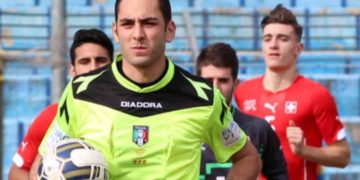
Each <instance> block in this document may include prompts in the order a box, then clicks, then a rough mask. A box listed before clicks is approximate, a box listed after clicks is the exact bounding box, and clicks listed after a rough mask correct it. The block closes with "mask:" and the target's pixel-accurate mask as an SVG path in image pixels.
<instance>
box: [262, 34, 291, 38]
mask: <svg viewBox="0 0 360 180" xmlns="http://www.w3.org/2000/svg"><path fill="white" fill-rule="evenodd" d="M266 37H273V35H272V34H265V35H263V36H262V38H266ZM275 37H290V36H289V35H287V34H276V35H275Z"/></svg>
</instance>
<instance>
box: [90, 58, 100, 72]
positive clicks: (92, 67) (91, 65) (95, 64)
mask: <svg viewBox="0 0 360 180" xmlns="http://www.w3.org/2000/svg"><path fill="white" fill-rule="evenodd" d="M88 67H89V71H93V70H95V69H97V68H99V63H96V61H95V60H91V62H90V64H89V66H88Z"/></svg>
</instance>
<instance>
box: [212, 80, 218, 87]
mask: <svg viewBox="0 0 360 180" xmlns="http://www.w3.org/2000/svg"><path fill="white" fill-rule="evenodd" d="M213 85H214V86H215V87H217V88H219V81H218V80H217V79H215V78H214V79H213Z"/></svg>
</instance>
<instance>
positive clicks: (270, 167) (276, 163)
mask: <svg viewBox="0 0 360 180" xmlns="http://www.w3.org/2000/svg"><path fill="white" fill-rule="evenodd" d="M238 69H239V64H238V58H237V55H236V52H235V50H234V49H233V48H232V47H231V46H230V45H228V44H225V43H215V44H212V45H209V46H208V47H206V48H205V49H203V50H202V51H201V52H200V55H199V57H198V59H197V62H196V71H197V74H198V75H200V76H202V77H204V78H206V79H209V80H210V81H212V82H213V83H214V86H216V87H217V88H219V90H220V91H221V93H222V94H223V95H224V97H225V99H226V102H227V104H228V105H229V107H231V112H232V115H233V118H234V121H235V122H236V123H237V124H238V125H239V126H240V128H242V129H243V130H244V131H245V132H246V134H247V135H248V136H249V138H250V141H251V142H252V143H253V144H254V146H255V147H256V149H257V150H258V153H259V154H260V157H261V159H262V165H263V166H262V174H263V175H264V176H265V177H266V178H267V179H277V180H282V179H283V180H287V179H288V175H287V170H286V162H285V159H284V155H283V153H282V151H281V147H280V141H279V139H278V137H277V136H276V134H275V132H274V131H273V130H272V129H271V127H270V125H269V124H268V123H267V122H266V121H264V120H262V119H260V118H257V117H255V116H250V115H246V114H244V113H242V112H240V111H239V110H238V109H237V108H236V107H234V106H232V105H231V100H232V95H233V92H234V89H235V87H236V86H237V85H238V83H239V80H238V79H237V75H238ZM201 162H202V164H201V174H202V175H205V179H216V178H215V177H214V176H217V177H219V176H221V177H225V176H226V174H227V171H228V168H225V167H224V165H223V164H217V165H218V166H217V167H216V164H215V163H216V161H215V157H214V154H213V152H212V151H211V150H210V149H209V148H208V145H204V147H203V153H202V160H201ZM207 166H209V167H210V166H211V167H213V169H214V170H212V173H211V174H210V175H209V173H206V172H205V169H208V168H209V167H207ZM216 168H217V169H216Z"/></svg>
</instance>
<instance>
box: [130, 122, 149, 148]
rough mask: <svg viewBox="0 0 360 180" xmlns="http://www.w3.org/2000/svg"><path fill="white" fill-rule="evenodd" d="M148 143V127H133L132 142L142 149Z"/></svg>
mask: <svg viewBox="0 0 360 180" xmlns="http://www.w3.org/2000/svg"><path fill="white" fill-rule="evenodd" d="M148 141H149V126H133V142H134V143H135V144H137V145H138V146H140V147H142V146H143V145H145V144H146V143H147V142H148Z"/></svg>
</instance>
